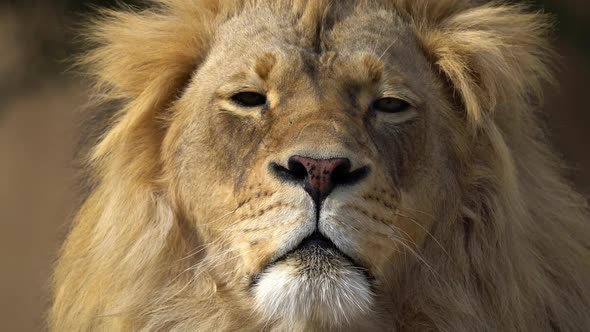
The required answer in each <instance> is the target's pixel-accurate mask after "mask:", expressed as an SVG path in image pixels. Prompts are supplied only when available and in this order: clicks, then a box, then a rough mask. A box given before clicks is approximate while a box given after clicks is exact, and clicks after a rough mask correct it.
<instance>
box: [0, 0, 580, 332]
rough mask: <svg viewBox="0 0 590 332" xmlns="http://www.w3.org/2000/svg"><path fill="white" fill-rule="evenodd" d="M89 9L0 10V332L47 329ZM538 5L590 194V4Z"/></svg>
mask: <svg viewBox="0 0 590 332" xmlns="http://www.w3.org/2000/svg"><path fill="white" fill-rule="evenodd" d="M433 1H434V0H433ZM126 2H127V3H129V1H126ZM136 2H138V3H139V2H140V1H136ZM96 4H100V5H106V6H114V5H115V0H112V1H104V0H103V1H100V0H94V1H88V0H87V1H83V0H37V1H31V0H29V1H27V0H25V1H23V0H21V1H6V0H4V2H0V262H1V265H0V266H1V267H2V270H1V273H0V287H1V292H0V330H2V331H42V330H44V328H43V319H44V312H45V310H46V306H47V304H48V302H49V300H48V292H47V290H48V279H49V276H50V271H51V267H52V264H53V261H54V259H55V257H56V252H57V249H58V248H59V244H60V242H61V241H62V240H63V239H64V237H65V235H66V233H67V229H68V224H69V220H70V218H71V215H72V214H73V213H74V210H75V206H76V202H77V201H78V198H77V195H76V189H75V188H76V181H75V173H76V170H75V167H74V163H73V162H72V156H73V155H74V153H75V150H76V146H77V140H78V137H79V134H78V124H79V122H80V119H81V117H82V116H81V109H82V107H83V105H84V104H85V102H86V96H87V94H86V85H85V83H84V82H83V81H81V80H80V78H79V77H76V75H74V74H73V73H71V72H67V71H66V69H67V67H68V65H69V63H68V59H69V58H71V56H72V54H75V53H76V52H77V51H79V50H80V49H79V48H78V47H75V46H74V43H73V41H74V40H75V36H76V34H75V32H74V31H75V30H74V28H73V27H75V25H76V24H77V23H79V22H81V21H83V17H84V16H85V15H86V16H87V15H90V14H89V13H90V12H91V11H90V10H89V8H90V7H89V6H90V5H96ZM535 6H537V7H538V8H544V10H546V11H549V12H552V13H554V14H555V15H556V17H557V18H558V20H559V26H558V31H557V39H558V40H556V45H557V47H558V50H559V52H560V54H561V55H562V59H561V61H562V63H563V65H562V67H561V69H560V73H559V75H558V80H559V82H560V88H559V89H556V88H551V89H547V107H546V110H547V116H546V120H547V124H548V126H549V128H551V130H552V132H551V135H552V136H551V139H552V141H553V142H554V145H555V146H556V148H557V150H558V151H560V153H561V154H562V155H563V157H564V158H565V160H567V161H568V165H569V166H570V168H569V172H568V174H567V175H568V176H569V177H570V178H571V180H572V181H573V182H574V183H575V184H576V185H577V187H578V188H579V189H580V190H582V191H583V192H585V193H590V154H589V153H588V152H589V149H588V142H589V141H590V133H588V132H587V131H586V130H587V129H588V127H590V112H589V111H590V108H589V107H588V98H589V97H590V88H589V86H590V37H588V36H590V1H588V0H545V1H537V2H536V3H535Z"/></svg>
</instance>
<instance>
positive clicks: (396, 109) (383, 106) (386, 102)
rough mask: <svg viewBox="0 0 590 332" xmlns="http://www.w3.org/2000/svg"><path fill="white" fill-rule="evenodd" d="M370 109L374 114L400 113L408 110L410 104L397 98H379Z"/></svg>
mask: <svg viewBox="0 0 590 332" xmlns="http://www.w3.org/2000/svg"><path fill="white" fill-rule="evenodd" d="M371 108H372V109H373V110H374V111H376V112H384V113H401V112H403V111H405V110H407V109H408V108H410V104H409V103H408V102H406V101H403V100H401V99H397V98H381V99H379V100H377V101H375V102H374V103H373V105H372V106H371Z"/></svg>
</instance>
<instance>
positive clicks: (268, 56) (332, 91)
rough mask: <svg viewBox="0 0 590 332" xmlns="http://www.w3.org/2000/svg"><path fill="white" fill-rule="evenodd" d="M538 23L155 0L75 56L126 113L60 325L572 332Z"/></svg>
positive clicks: (396, 3)
mask: <svg viewBox="0 0 590 332" xmlns="http://www.w3.org/2000/svg"><path fill="white" fill-rule="evenodd" d="M551 30H552V21H551V18H550V17H547V15H545V14H543V13H538V12H532V11H531V10H530V8H528V7H526V6H523V5H515V4H508V3H504V2H491V3H486V4H481V3H480V4H476V3H473V2H472V1H466V0H437V1H433V0H431V1H429V0H379V1H378V0H375V1H364V0H342V1H329V0H247V1H246V0H232V1H223V0H154V1H152V2H150V6H149V8H141V9H139V8H133V7H130V8H126V9H121V10H117V9H112V10H104V11H101V15H99V17H98V18H97V19H95V20H94V21H93V22H92V24H91V28H90V29H89V33H88V35H87V36H88V40H89V41H90V42H91V43H92V45H94V46H93V48H92V50H91V51H90V52H88V53H87V54H85V55H84V56H83V58H82V60H81V63H82V65H84V66H86V68H88V70H89V74H90V76H91V78H92V79H93V80H94V82H95V83H96V84H95V92H96V93H95V94H96V96H97V97H96V98H97V99H99V101H101V102H105V103H113V102H114V104H116V105H120V108H118V109H117V110H116V111H115V113H114V115H113V116H112V117H109V118H108V121H107V125H106V126H105V129H104V130H103V131H102V133H101V135H100V136H99V139H98V141H97V143H96V145H95V146H94V147H93V148H92V150H91V151H90V153H89V155H88V158H87V161H86V165H87V169H88V175H87V180H88V182H89V183H91V186H90V190H89V193H88V197H87V198H86V199H85V201H84V203H83V205H82V207H81V208H80V211H79V213H78V214H77V216H76V217H75V222H74V224H73V227H72V229H71V233H70V234H69V236H68V238H67V240H66V242H65V244H64V246H63V249H62V251H61V253H60V258H59V261H58V264H57V267H56V270H55V274H54V279H53V280H54V281H53V285H54V288H53V289H54V300H53V304H52V308H51V311H50V314H49V322H48V324H49V326H50V329H51V330H52V331H178V332H181V331H238V330H240V331H583V330H587V329H588V328H589V327H590V315H588V312H590V241H589V240H590V224H589V223H588V220H589V219H590V218H589V212H588V205H587V201H586V199H585V198H584V197H583V196H582V195H580V194H578V193H576V191H575V190H574V189H573V188H572V186H571V185H569V184H568V182H567V181H566V180H565V179H564V176H563V175H562V173H563V170H562V166H561V165H562V162H561V161H560V160H559V158H558V157H557V156H556V154H555V153H553V152H552V151H551V148H550V145H549V144H548V142H547V139H546V134H545V132H546V131H545V129H544V128H543V125H542V122H541V121H540V120H539V119H538V118H539V114H538V113H539V112H538V111H539V109H540V107H541V105H542V90H543V86H545V85H546V84H547V83H551V82H552V72H553V71H554V69H553V68H554V65H553V60H552V59H553V58H554V55H553V53H554V52H553V51H552V48H551V47H550V43H549V36H550V34H551Z"/></svg>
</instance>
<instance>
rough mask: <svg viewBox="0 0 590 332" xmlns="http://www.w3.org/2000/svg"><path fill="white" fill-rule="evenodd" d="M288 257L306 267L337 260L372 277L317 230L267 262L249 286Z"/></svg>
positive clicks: (328, 263)
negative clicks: (291, 248)
mask: <svg viewBox="0 0 590 332" xmlns="http://www.w3.org/2000/svg"><path fill="white" fill-rule="evenodd" d="M290 258H294V259H296V260H297V262H298V263H299V264H301V265H305V266H307V267H308V268H313V267H314V266H315V267H318V265H325V266H334V265H333V264H331V263H334V262H336V261H339V262H341V264H338V265H342V266H349V267H350V268H353V269H356V270H358V271H361V272H362V273H363V274H364V275H365V277H366V278H367V280H373V277H372V276H371V275H370V273H369V271H368V270H367V269H366V268H365V267H363V266H362V265H360V264H358V263H357V262H356V261H355V260H354V259H352V258H351V257H349V256H348V255H346V254H345V253H343V252H342V251H341V250H340V249H338V247H337V246H336V245H335V244H334V242H332V241H331V240H330V239H328V238H327V237H325V236H324V235H322V234H321V233H319V232H315V233H313V234H312V235H310V236H309V237H307V238H305V239H304V240H303V241H301V243H300V244H299V245H298V246H297V247H295V248H294V249H293V250H291V251H289V252H287V253H286V254H284V255H283V256H281V257H279V258H277V259H275V260H274V261H272V262H270V263H269V264H267V265H266V266H265V268H264V269H263V270H262V271H261V272H260V273H258V274H256V275H255V276H253V278H252V281H251V284H250V287H254V286H255V285H256V284H257V283H258V280H259V278H260V276H261V274H263V273H264V272H265V271H268V270H269V269H270V268H271V267H273V266H274V265H277V264H280V263H281V262H282V261H285V260H288V259H290ZM330 262H331V263H330Z"/></svg>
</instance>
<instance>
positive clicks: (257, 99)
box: [231, 92, 266, 107]
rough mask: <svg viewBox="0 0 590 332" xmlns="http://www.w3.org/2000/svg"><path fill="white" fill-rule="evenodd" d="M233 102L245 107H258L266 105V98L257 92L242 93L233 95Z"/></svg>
mask: <svg viewBox="0 0 590 332" xmlns="http://www.w3.org/2000/svg"><path fill="white" fill-rule="evenodd" d="M231 100H232V101H233V102H234V103H236V104H238V105H240V106H243V107H258V106H264V105H265V104H266V96H264V95H261V94H259V93H256V92H240V93H237V94H235V95H233V96H232V97H231Z"/></svg>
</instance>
